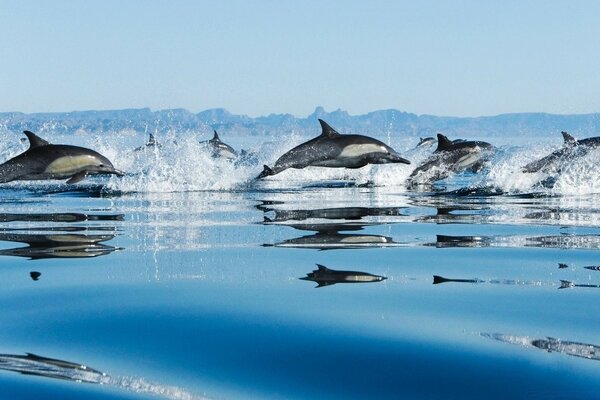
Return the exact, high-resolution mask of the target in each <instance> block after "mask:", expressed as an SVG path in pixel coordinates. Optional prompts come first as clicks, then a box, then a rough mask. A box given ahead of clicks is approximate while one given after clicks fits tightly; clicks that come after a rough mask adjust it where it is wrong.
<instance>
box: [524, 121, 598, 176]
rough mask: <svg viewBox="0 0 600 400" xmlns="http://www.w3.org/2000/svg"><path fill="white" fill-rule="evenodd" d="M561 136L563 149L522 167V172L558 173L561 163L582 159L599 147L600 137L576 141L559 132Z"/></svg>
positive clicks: (565, 133)
mask: <svg viewBox="0 0 600 400" xmlns="http://www.w3.org/2000/svg"><path fill="white" fill-rule="evenodd" d="M561 134H562V135H563V140H564V143H563V147H562V148H560V149H558V150H556V151H553V152H552V153H550V154H548V155H547V156H545V157H543V158H541V159H539V160H536V161H533V162H530V163H529V164H527V165H525V166H524V167H523V172H526V173H533V172H544V173H550V172H559V171H558V169H559V168H560V164H561V161H563V160H565V161H566V160H569V159H572V158H574V157H582V156H584V155H586V154H587V153H588V152H589V151H590V150H592V149H594V148H597V147H600V137H591V138H586V139H581V140H577V139H575V138H574V137H573V136H571V135H569V134H568V133H567V132H564V131H563V132H561Z"/></svg>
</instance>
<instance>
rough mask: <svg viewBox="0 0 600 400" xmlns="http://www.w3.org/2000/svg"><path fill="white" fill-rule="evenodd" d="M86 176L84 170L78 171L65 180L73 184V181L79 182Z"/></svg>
mask: <svg viewBox="0 0 600 400" xmlns="http://www.w3.org/2000/svg"><path fill="white" fill-rule="evenodd" d="M86 176H87V172H86V171H81V172H78V173H76V174H75V175H73V176H72V177H71V179H69V180H68V181H67V183H68V184H70V185H71V184H73V183H77V182H81V181H82V180H84V179H85V177H86Z"/></svg>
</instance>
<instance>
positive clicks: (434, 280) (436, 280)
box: [433, 275, 450, 285]
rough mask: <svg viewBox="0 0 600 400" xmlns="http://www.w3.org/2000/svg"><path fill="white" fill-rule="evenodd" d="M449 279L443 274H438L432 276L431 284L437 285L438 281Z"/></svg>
mask: <svg viewBox="0 0 600 400" xmlns="http://www.w3.org/2000/svg"><path fill="white" fill-rule="evenodd" d="M449 281H450V279H448V278H444V277H443V276H439V275H434V276H433V284H434V285H437V284H439V283H444V282H449Z"/></svg>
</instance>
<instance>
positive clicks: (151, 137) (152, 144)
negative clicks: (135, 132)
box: [133, 133, 162, 151]
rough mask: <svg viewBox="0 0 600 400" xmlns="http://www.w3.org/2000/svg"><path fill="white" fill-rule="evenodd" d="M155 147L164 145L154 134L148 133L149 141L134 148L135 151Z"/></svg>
mask: <svg viewBox="0 0 600 400" xmlns="http://www.w3.org/2000/svg"><path fill="white" fill-rule="evenodd" d="M154 147H156V148H161V147H162V145H161V144H160V143H158V142H157V141H156V138H155V137H154V135H153V134H151V133H149V134H148V142H146V144H145V145H143V146H140V147H136V148H135V149H133V151H142V150H145V149H148V148H154Z"/></svg>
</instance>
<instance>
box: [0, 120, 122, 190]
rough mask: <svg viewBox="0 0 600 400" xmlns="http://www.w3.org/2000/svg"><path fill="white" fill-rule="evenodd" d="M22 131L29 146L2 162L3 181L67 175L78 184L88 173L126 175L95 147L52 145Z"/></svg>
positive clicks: (66, 176)
mask: <svg viewBox="0 0 600 400" xmlns="http://www.w3.org/2000/svg"><path fill="white" fill-rule="evenodd" d="M23 133H25V135H26V136H27V139H29V149H27V151H25V152H24V153H21V154H19V155H18V156H16V157H14V158H11V159H10V160H8V161H6V162H5V163H4V164H2V165H0V183H6V182H11V181H15V180H20V181H26V180H41V179H66V178H69V179H68V180H67V183H77V182H80V181H82V180H83V179H85V177H86V176H89V175H99V174H110V175H118V176H123V175H124V173H123V172H122V171H119V170H118V169H115V167H113V165H112V163H111V162H110V161H109V160H108V158H106V157H104V156H103V155H102V154H100V153H97V152H95V151H94V150H90V149H87V148H85V147H79V146H71V145H66V144H50V143H48V142H47V141H46V140H44V139H42V138H40V137H39V136H37V135H36V134H35V133H33V132H30V131H24V132H23Z"/></svg>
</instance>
